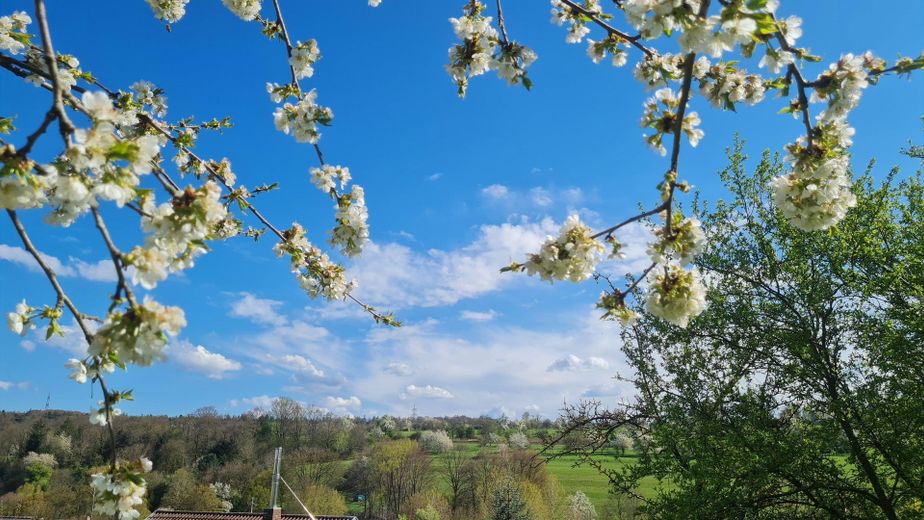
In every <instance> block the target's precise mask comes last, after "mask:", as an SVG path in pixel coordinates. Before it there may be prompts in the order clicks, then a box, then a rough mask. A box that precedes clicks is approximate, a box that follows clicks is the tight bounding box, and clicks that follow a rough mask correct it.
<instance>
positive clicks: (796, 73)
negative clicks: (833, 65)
mask: <svg viewBox="0 0 924 520" xmlns="http://www.w3.org/2000/svg"><path fill="white" fill-rule="evenodd" d="M770 16H771V18H772V19H773V23H774V24H776V27H777V31H776V32H775V33H773V36H774V38H775V39H776V41H777V42H778V43H779V44H780V48H781V49H783V50H784V51H786V52H789V53H792V54H793V55H794V56H796V55H798V53H797V52H796V51H795V50H794V49H793V48H792V46H791V45H789V42H788V41H786V35H785V34H783V30H782V28H781V27H780V24H779V22H778V21H777V19H776V17H775V16H773V15H772V14H771V15H770ZM790 78H795V79H796V90H797V92H798V96H799V110H800V111H801V112H802V124H803V125H805V134H806V139H807V142H808V145H809V147H811V146H812V134H813V133H814V127H813V126H812V121H811V119H810V117H809V99H808V96H807V95H806V94H805V89H806V88H807V87H808V82H806V81H805V78H804V77H803V76H802V71H801V70H799V67H797V66H796V64H795V63H790V64H789V65H787V67H786V79H787V83H788V82H790V81H791V79H790Z"/></svg>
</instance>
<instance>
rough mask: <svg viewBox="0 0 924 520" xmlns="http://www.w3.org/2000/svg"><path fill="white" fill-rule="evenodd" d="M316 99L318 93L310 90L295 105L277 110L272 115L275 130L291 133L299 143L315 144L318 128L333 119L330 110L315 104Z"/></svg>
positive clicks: (319, 135)
mask: <svg viewBox="0 0 924 520" xmlns="http://www.w3.org/2000/svg"><path fill="white" fill-rule="evenodd" d="M317 97H318V93H317V92H316V91H314V90H311V91H310V92H306V93H305V94H303V95H302V98H301V99H300V100H299V101H298V103H296V104H295V105H292V104H291V103H286V104H285V105H283V106H281V107H279V108H277V109H276V111H275V112H274V113H273V119H274V122H275V124H276V129H277V130H279V131H280V132H284V133H286V134H288V133H290V132H291V133H292V135H293V136H294V137H295V140H296V141H298V142H300V143H311V144H315V143H317V142H318V139H320V138H321V133H320V132H319V131H318V126H319V125H322V126H327V125H330V123H331V121H332V120H333V118H334V113H333V111H331V109H329V108H327V107H322V106H319V105H318V104H317V103H316V102H315V100H316V99H317Z"/></svg>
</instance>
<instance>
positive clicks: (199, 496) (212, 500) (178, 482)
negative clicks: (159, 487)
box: [161, 469, 224, 511]
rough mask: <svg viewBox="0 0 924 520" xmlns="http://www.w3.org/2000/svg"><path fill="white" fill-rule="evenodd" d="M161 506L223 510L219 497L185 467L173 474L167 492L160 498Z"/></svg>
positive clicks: (191, 509)
mask: <svg viewBox="0 0 924 520" xmlns="http://www.w3.org/2000/svg"><path fill="white" fill-rule="evenodd" d="M161 507H166V508H170V509H176V510H180V511H223V510H224V507H223V504H222V501H221V499H220V498H218V497H217V496H216V495H215V492H214V491H212V489H211V488H210V487H209V486H208V485H206V484H200V483H198V482H197V481H196V478H195V476H194V475H193V474H192V473H191V472H190V471H189V470H187V469H180V470H178V471H177V472H176V473H174V474H173V478H171V479H170V483H169V484H168V487H167V492H166V493H165V494H164V497H163V499H161Z"/></svg>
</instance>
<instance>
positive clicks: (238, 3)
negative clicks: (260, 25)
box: [221, 0, 263, 22]
mask: <svg viewBox="0 0 924 520" xmlns="http://www.w3.org/2000/svg"><path fill="white" fill-rule="evenodd" d="M221 2H222V3H223V4H225V7H227V8H228V9H230V10H231V12H232V13H234V14H235V15H237V17H238V18H240V19H241V20H244V21H245V22H249V21H251V20H253V19H255V18H256V17H257V16H259V14H260V8H261V7H262V6H263V0H221Z"/></svg>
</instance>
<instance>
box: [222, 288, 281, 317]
mask: <svg viewBox="0 0 924 520" xmlns="http://www.w3.org/2000/svg"><path fill="white" fill-rule="evenodd" d="M238 296H239V299H237V300H235V301H234V302H232V303H231V312H230V315H231V316H234V317H238V318H246V319H248V320H250V321H253V322H254V323H261V324H270V325H283V324H285V323H286V318H285V317H284V316H282V315H281V314H279V313H278V312H277V310H276V308H277V307H279V306H280V305H282V302H281V301H278V300H268V299H264V298H258V297H257V296H254V295H253V294H250V293H248V292H242V293H239V294H238Z"/></svg>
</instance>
